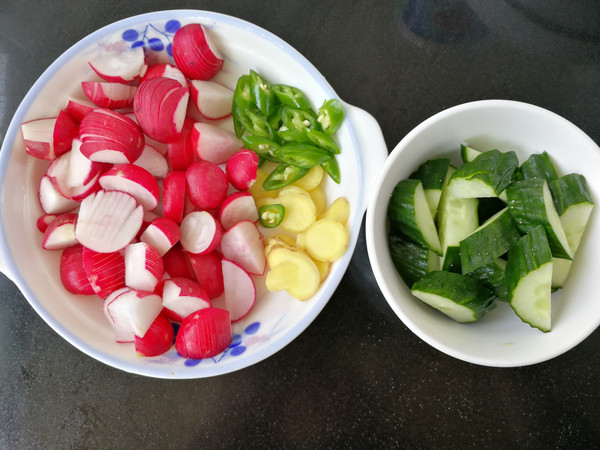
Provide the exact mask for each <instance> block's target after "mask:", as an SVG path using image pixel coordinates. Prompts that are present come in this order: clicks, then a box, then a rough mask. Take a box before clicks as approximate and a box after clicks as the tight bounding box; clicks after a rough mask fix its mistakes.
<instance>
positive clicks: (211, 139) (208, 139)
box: [192, 122, 243, 164]
mask: <svg viewBox="0 0 600 450" xmlns="http://www.w3.org/2000/svg"><path fill="white" fill-rule="evenodd" d="M192 147H193V148H194V151H195V152H196V154H197V155H198V157H199V158H200V159H203V160H205V161H210V162H212V163H214V164H223V163H224V162H226V161H227V160H228V159H229V158H230V157H231V156H232V155H233V154H234V153H235V152H237V151H238V150H240V149H241V148H242V147H243V142H242V141H241V140H240V139H238V138H237V136H236V135H235V134H232V133H230V132H229V131H227V130H224V129H223V128H219V127H217V126H215V125H211V124H208V123H201V122H196V123H195V124H194V128H193V129H192Z"/></svg>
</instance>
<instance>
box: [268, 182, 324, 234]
mask: <svg viewBox="0 0 600 450" xmlns="http://www.w3.org/2000/svg"><path fill="white" fill-rule="evenodd" d="M277 203H281V204H282V205H283V207H284V208H285V216H284V217H283V221H282V222H281V223H280V224H279V226H280V227H281V229H282V230H285V231H288V232H290V233H300V232H302V231H304V230H306V229H307V228H308V227H309V225H310V224H311V223H313V222H314V221H315V220H316V218H317V208H316V207H315V204H314V202H313V201H312V199H311V198H310V196H309V195H304V194H300V193H297V192H289V193H287V194H283V195H280V196H279V197H277Z"/></svg>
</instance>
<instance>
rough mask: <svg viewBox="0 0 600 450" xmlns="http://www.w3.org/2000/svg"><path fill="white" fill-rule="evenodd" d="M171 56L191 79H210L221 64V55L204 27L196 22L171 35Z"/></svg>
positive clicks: (219, 68)
mask: <svg viewBox="0 0 600 450" xmlns="http://www.w3.org/2000/svg"><path fill="white" fill-rule="evenodd" d="M172 49H173V58H174V59H175V64H177V67H178V68H179V69H180V70H181V71H182V72H183V74H184V75H185V76H186V77H188V78H190V79H192V80H210V79H211V78H212V77H214V76H215V75H216V74H217V73H218V72H219V70H221V67H222V66H223V57H222V56H221V53H220V52H219V51H218V50H217V48H216V46H215V45H214V43H213V42H212V39H211V37H210V35H209V33H208V32H207V31H206V29H205V28H204V27H203V26H202V25H200V24H198V23H193V24H188V25H184V26H183V27H181V28H180V29H179V30H177V32H176V33H175V36H174V37H173V46H172Z"/></svg>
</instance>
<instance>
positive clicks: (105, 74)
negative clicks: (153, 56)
mask: <svg viewBox="0 0 600 450" xmlns="http://www.w3.org/2000/svg"><path fill="white" fill-rule="evenodd" d="M89 65H90V67H91V68H92V69H93V70H94V72H96V74H97V75H98V76H99V77H100V78H102V79H103V80H105V81H108V82H114V83H129V82H131V81H134V80H136V79H138V78H139V77H140V76H143V75H144V74H145V73H146V69H147V66H146V62H145V55H144V49H143V48H142V47H135V48H131V49H127V50H125V51H120V52H104V53H103V54H102V55H101V56H100V57H98V58H95V59H93V60H91V61H89Z"/></svg>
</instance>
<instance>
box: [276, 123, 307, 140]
mask: <svg viewBox="0 0 600 450" xmlns="http://www.w3.org/2000/svg"><path fill="white" fill-rule="evenodd" d="M277 134H278V136H279V139H281V141H282V142H283V143H286V142H297V143H299V144H310V143H311V140H310V139H309V138H308V136H307V135H306V133H303V132H302V131H298V130H290V129H289V128H287V127H285V126H284V127H282V128H280V129H279V130H278V131H277Z"/></svg>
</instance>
